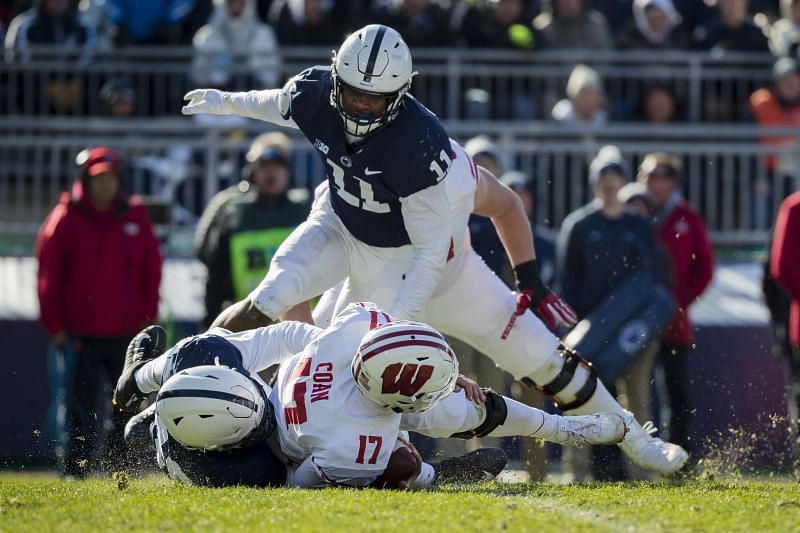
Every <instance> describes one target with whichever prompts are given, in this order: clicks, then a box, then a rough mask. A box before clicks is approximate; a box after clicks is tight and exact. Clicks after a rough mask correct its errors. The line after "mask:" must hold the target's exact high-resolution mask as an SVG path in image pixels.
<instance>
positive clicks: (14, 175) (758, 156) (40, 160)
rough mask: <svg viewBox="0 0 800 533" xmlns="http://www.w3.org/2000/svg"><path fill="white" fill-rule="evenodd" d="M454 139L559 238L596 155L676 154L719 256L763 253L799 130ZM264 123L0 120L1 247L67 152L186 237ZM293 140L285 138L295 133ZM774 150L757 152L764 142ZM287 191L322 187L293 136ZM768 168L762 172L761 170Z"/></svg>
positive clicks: (30, 231)
mask: <svg viewBox="0 0 800 533" xmlns="http://www.w3.org/2000/svg"><path fill="white" fill-rule="evenodd" d="M446 127H447V128H448V131H449V132H450V134H451V135H452V136H453V137H455V138H456V139H459V140H462V141H463V140H465V139H467V138H469V137H471V136H473V135H476V134H486V135H489V136H490V137H492V138H494V139H495V140H496V142H497V143H498V146H499V148H500V150H501V152H502V154H503V157H504V165H505V167H506V168H509V169H511V168H515V169H519V170H522V171H524V172H526V173H528V174H529V175H531V176H534V177H535V178H536V182H535V183H536V184H535V190H536V195H537V200H538V201H537V213H536V218H537V221H538V223H539V224H541V225H542V226H544V227H549V228H558V226H559V225H560V223H561V221H562V220H563V219H564V217H565V216H566V215H567V214H568V213H569V212H570V211H572V210H573V209H575V208H577V207H579V206H580V205H582V204H584V203H585V202H586V201H588V200H589V198H590V197H591V194H592V192H591V190H590V188H589V186H588V183H587V169H588V165H589V163H590V161H591V159H592V158H593V157H594V155H595V154H596V153H597V150H598V149H599V148H600V147H601V146H603V145H604V144H608V143H615V144H617V145H618V146H619V147H620V148H621V149H622V151H623V153H624V154H625V155H626V157H628V158H629V160H630V161H631V165H632V168H633V169H634V172H635V168H636V166H637V165H638V163H639V162H640V161H641V159H642V157H643V156H644V155H645V154H646V153H649V152H652V151H661V152H670V153H675V154H677V155H679V156H681V157H682V159H683V161H684V164H685V169H686V171H685V175H686V178H685V183H684V190H685V193H686V195H687V197H688V198H689V200H690V201H691V202H692V203H693V204H694V205H696V206H697V207H698V208H699V209H700V211H701V212H702V214H703V216H704V217H705V219H706V222H707V223H708V226H709V229H710V231H711V236H712V239H713V240H714V242H715V243H716V244H718V245H735V246H742V245H763V244H764V243H765V241H766V239H767V237H768V231H769V228H770V227H771V225H772V223H773V219H774V216H775V214H776V213H777V208H778V206H779V204H780V201H781V200H782V199H783V198H784V197H785V195H786V194H788V193H789V192H791V191H794V190H799V189H800V179H799V178H798V177H797V176H798V172H797V171H796V169H800V152H798V150H797V149H796V146H797V141H798V139H797V137H798V136H800V130H798V129H796V128H791V129H789V128H781V129H760V128H757V127H754V126H712V125H681V126H675V125H673V126H659V127H647V126H642V125H612V126H609V127H604V128H597V129H592V128H590V129H577V128H565V127H558V126H554V125H552V124H549V123H543V122H531V123H524V124H521V123H516V122H486V121H476V122H473V121H448V122H447V123H446ZM268 129H269V126H265V125H264V123H258V122H252V121H244V120H243V121H241V122H240V123H239V124H238V125H231V124H230V123H222V124H220V123H219V122H218V121H216V120H213V118H212V120H201V121H195V120H192V119H189V118H164V119H138V120H126V121H118V120H109V119H91V118H89V119H83V120H80V121H76V120H74V119H48V120H42V119H35V118H22V117H5V118H4V120H3V121H0V236H18V237H24V238H30V237H32V236H33V235H35V233H36V231H37V229H38V227H39V225H40V223H41V221H42V220H43V219H44V217H45V215H46V214H47V212H48V211H49V210H50V209H51V208H52V206H53V205H54V204H55V202H56V201H57V200H58V195H59V193H60V191H63V190H67V189H68V187H69V183H70V182H71V181H72V180H73V179H74V178H75V167H74V159H75V155H76V153H77V152H78V151H79V150H81V149H83V148H85V147H87V146H93V145H101V144H104V145H111V146H114V147H117V148H118V149H120V150H121V151H122V153H123V154H124V157H125V160H126V162H127V172H126V176H127V180H128V186H129V189H130V190H131V191H132V192H136V193H142V194H145V195H147V196H150V197H153V198H157V199H160V201H161V202H165V203H168V204H170V205H172V206H173V207H172V219H171V224H172V227H173V229H174V230H176V232H174V234H176V235H177V234H180V231H178V230H183V232H184V233H185V234H188V233H189V232H191V231H192V229H193V227H194V223H195V222H196V220H197V217H198V216H199V214H200V213H201V211H202V209H203V207H204V205H205V204H206V203H207V201H208V199H209V198H210V197H211V196H212V195H213V194H214V193H216V192H217V191H218V190H220V189H221V188H223V187H225V186H228V185H231V184H234V183H236V182H237V181H238V180H239V179H241V177H242V176H241V174H240V172H241V170H240V169H241V168H242V166H243V155H244V153H245V152H246V150H247V147H248V145H249V142H250V141H251V140H252V138H253V137H254V136H255V135H257V134H259V133H262V132H264V131H266V130H268ZM295 135H296V134H295ZM766 137H772V138H775V139H783V140H784V144H782V145H779V144H766V143H764V142H763V139H764V138H766ZM295 141H296V142H295V154H294V159H293V161H292V167H293V172H294V179H295V185H296V186H298V187H305V188H308V189H312V188H313V186H314V185H315V184H317V183H319V182H320V181H321V180H322V179H323V168H322V166H321V163H320V161H319V158H318V157H316V154H315V153H314V151H313V147H312V146H311V145H310V144H309V143H308V142H307V141H306V140H305V139H303V138H300V137H295ZM768 162H769V164H771V165H772V170H769V169H768V168H767V164H768Z"/></svg>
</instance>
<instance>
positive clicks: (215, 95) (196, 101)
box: [181, 89, 227, 115]
mask: <svg viewBox="0 0 800 533" xmlns="http://www.w3.org/2000/svg"><path fill="white" fill-rule="evenodd" d="M183 99H184V100H189V103H188V104H186V105H185V106H183V107H182V108H181V113H183V114H184V115H196V114H198V113H207V114H209V115H226V114H227V113H226V111H225V106H224V104H223V101H222V91H219V90H217V89H195V90H193V91H189V92H188V93H186V95H184V97H183Z"/></svg>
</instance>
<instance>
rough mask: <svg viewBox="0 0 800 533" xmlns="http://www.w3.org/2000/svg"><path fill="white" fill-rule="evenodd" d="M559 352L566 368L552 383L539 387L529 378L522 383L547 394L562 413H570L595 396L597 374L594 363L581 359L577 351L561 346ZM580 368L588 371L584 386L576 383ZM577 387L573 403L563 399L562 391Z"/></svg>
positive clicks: (562, 369)
mask: <svg viewBox="0 0 800 533" xmlns="http://www.w3.org/2000/svg"><path fill="white" fill-rule="evenodd" d="M557 352H558V354H559V355H560V356H561V357H563V358H564V366H562V367H561V371H560V372H559V373H558V375H556V377H555V378H554V379H553V380H552V381H550V382H549V383H546V384H544V385H538V384H537V383H534V381H533V380H532V379H531V378H528V377H526V378H522V379H521V380H520V381H522V383H524V384H525V385H527V386H528V387H531V388H534V389H536V390H538V391H539V392H542V393H544V394H546V395H547V396H548V397H550V399H552V400H553V401H554V402H555V404H556V406H557V407H558V408H559V409H561V410H562V411H569V410H572V409H575V408H577V407H580V406H581V405H583V404H585V403H586V402H588V401H589V400H590V399H591V397H592V395H594V391H595V390H596V389H597V372H595V369H594V367H593V366H592V363H590V362H589V361H587V360H586V359H584V358H583V357H581V356H580V354H578V352H576V351H575V350H573V349H571V348H568V347H566V346H564V345H563V344H560V345H559V346H558V349H557ZM578 366H582V367H583V368H585V369H586V380H585V381H584V382H583V383H582V384H578V383H575V380H577V379H580V378H578V377H576V375H575V372H576V370H577V369H578ZM576 386H577V387H578V390H577V391H576V392H574V393H572V395H571V396H572V397H573V398H572V400H571V401H568V399H566V398H564V397H563V394H561V392H562V391H564V390H565V389H567V388H568V387H569V388H573V389H574V388H575V387H576Z"/></svg>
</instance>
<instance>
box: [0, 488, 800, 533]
mask: <svg viewBox="0 0 800 533" xmlns="http://www.w3.org/2000/svg"><path fill="white" fill-rule="evenodd" d="M55 530H58V531H110V530H115V531H142V530H148V531H156V530H159V531H163V530H192V531H221V530H226V531H228V530H229V531H245V530H249V531H326V532H328V531H350V532H354V531H362V530H364V531H404V532H409V531H414V532H416V531H462V530H463V531H496V530H508V531H542V532H549V531H615V532H616V531H754V530H755V531H800V485H798V484H796V483H793V482H791V481H789V480H788V479H787V480H783V481H746V480H734V481H729V482H717V481H700V482H695V481H684V482H664V483H625V484H623V483H617V484H588V485H554V484H546V483H542V484H523V483H519V484H502V483H489V484H485V485H481V486H476V487H448V488H444V489H440V490H435V491H415V492H391V491H377V490H348V489H330V490H321V491H310V490H293V489H274V490H258V489H248V488H238V487H237V488H229V489H206V488H200V487H190V486H184V485H180V484H175V483H171V482H169V481H167V480H166V479H161V478H148V479H134V480H129V479H127V478H124V477H123V478H120V477H117V478H116V479H90V480H88V481H73V482H66V481H61V480H59V479H56V478H52V477H41V476H39V477H35V476H21V475H13V474H4V475H2V476H0V531H4V532H5V531H8V532H12V531H13V532H17V531H37V532H41V531H55Z"/></svg>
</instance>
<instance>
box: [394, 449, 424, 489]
mask: <svg viewBox="0 0 800 533" xmlns="http://www.w3.org/2000/svg"><path fill="white" fill-rule="evenodd" d="M397 442H400V443H401V444H402V445H403V446H405V447H406V448H408V451H410V452H411V455H412V456H413V457H414V460H415V461H416V463H417V467H416V468H415V469H414V472H413V473H412V474H411V475H410V476H408V477H407V478H406V479H403V480H400V481H398V482H397V488H398V489H400V490H409V489H411V488H412V487H413V486H414V483H415V482H416V481H417V478H418V477H419V475H420V474H421V473H422V456H421V455H420V454H419V452H418V451H417V448H416V447H415V446H414V445H413V444H411V442H409V441H407V440H406V439H404V438H403V437H400V436H398V437H397Z"/></svg>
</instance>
